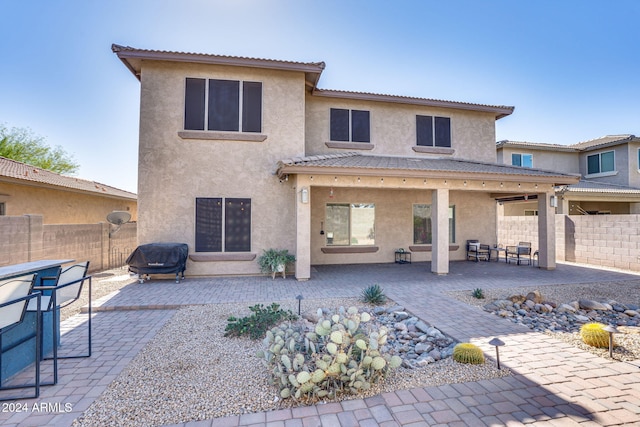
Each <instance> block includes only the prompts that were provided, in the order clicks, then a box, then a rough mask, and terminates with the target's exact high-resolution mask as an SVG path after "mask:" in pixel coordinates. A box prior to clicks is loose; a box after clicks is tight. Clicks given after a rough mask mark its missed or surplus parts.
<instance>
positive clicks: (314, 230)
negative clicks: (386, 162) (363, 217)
mask: <svg viewBox="0 0 640 427" xmlns="http://www.w3.org/2000/svg"><path fill="white" fill-rule="evenodd" d="M330 190H331V187H312V188H311V263H312V264H351V263H386V262H394V252H395V250H396V249H398V248H404V249H405V250H408V249H409V246H412V245H413V205H414V204H432V192H433V189H425V190H400V189H391V190H379V189H373V188H358V189H356V188H341V187H336V188H333V197H330ZM328 203H374V204H375V229H376V230H375V231H376V233H375V245H376V246H378V247H379V250H378V252H375V253H365V254H357V253H352V254H325V253H323V252H322V248H323V247H325V244H326V235H324V236H323V235H321V234H320V230H321V228H320V227H321V222H324V223H325V224H326V222H325V207H326V205H327V204H328ZM449 205H454V206H455V219H456V242H455V244H457V245H459V248H458V250H456V251H452V252H450V254H449V255H450V259H451V260H460V259H464V257H465V243H466V240H467V239H478V240H480V241H481V242H482V243H486V244H491V245H493V244H494V243H497V242H496V203H495V201H494V200H493V199H491V198H490V197H489V194H488V193H476V192H463V191H451V192H450V193H449ZM412 260H413V261H430V260H431V252H414V253H413V255H412Z"/></svg>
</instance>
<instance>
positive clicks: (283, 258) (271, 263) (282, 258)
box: [258, 249, 296, 279]
mask: <svg viewBox="0 0 640 427" xmlns="http://www.w3.org/2000/svg"><path fill="white" fill-rule="evenodd" d="M295 260H296V257H295V256H293V255H291V254H290V253H289V251H288V250H287V249H266V250H264V251H263V252H262V255H260V257H259V258H258V265H259V266H260V270H261V271H262V272H263V273H271V278H272V279H275V278H276V273H282V277H284V278H286V277H287V276H286V268H287V264H291V263H292V262H294V261H295Z"/></svg>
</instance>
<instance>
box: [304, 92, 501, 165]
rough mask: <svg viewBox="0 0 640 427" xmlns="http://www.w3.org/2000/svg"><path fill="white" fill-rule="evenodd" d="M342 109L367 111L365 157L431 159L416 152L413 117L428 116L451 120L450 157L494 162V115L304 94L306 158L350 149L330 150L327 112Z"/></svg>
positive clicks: (441, 155) (328, 115)
mask: <svg viewBox="0 0 640 427" xmlns="http://www.w3.org/2000/svg"><path fill="white" fill-rule="evenodd" d="M331 108H345V109H351V110H367V111H369V112H370V126H371V144H373V145H375V148H374V149H372V150H364V151H362V153H364V154H374V155H398V156H412V157H414V156H417V157H420V156H434V154H424V153H416V152H415V151H413V149H412V147H415V146H416V115H431V116H441V117H450V118H451V148H453V149H454V150H455V153H453V154H451V155H443V154H437V157H448V156H450V157H453V158H460V159H468V160H477V161H482V162H492V163H495V161H496V153H495V116H494V115H493V114H490V113H480V112H473V111H464V110H454V109H446V108H434V107H423V106H416V105H403V104H396V103H389V102H374V101H360V100H350V99H339V98H324V97H321V96H313V95H310V94H309V95H307V120H306V150H307V155H314V154H325V153H339V152H345V151H353V150H352V149H336V148H329V147H327V146H326V145H325V143H326V142H329V141H330V138H329V136H330V133H329V132H330V121H329V117H330V109H331Z"/></svg>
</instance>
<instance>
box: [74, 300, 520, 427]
mask: <svg viewBox="0 0 640 427" xmlns="http://www.w3.org/2000/svg"><path fill="white" fill-rule="evenodd" d="M264 304H265V305H268V304H269V303H264ZM389 304H393V302H389ZM252 305H253V304H246V303H245V304H215V305H204V306H192V307H185V308H183V309H180V310H178V311H177V312H176V314H175V316H174V318H173V319H171V320H170V321H169V322H168V323H167V324H166V325H165V327H164V328H163V329H162V330H161V331H160V332H159V333H158V334H157V335H156V337H154V339H153V340H152V341H151V342H150V343H149V344H148V345H147V346H146V347H145V348H144V349H143V350H142V351H141V352H140V354H138V356H137V357H136V358H135V359H134V360H133V361H132V362H131V363H130V364H129V366H128V367H127V368H126V369H125V370H124V371H123V372H122V374H121V375H120V376H119V377H118V378H117V379H116V381H114V382H113V383H111V385H110V386H109V388H108V389H107V390H106V391H105V392H104V393H103V394H102V395H101V396H100V398H99V399H98V400H96V401H95V402H94V403H93V404H92V405H91V406H90V407H89V408H88V409H87V411H85V413H84V415H83V416H82V417H81V418H79V419H78V420H76V422H75V423H74V426H150V425H162V424H172V423H181V422H187V421H198V420H204V419H211V418H216V417H223V416H229V415H236V414H243V413H249V412H257V411H268V410H275V409H281V408H284V407H291V406H295V405H296V402H295V401H294V400H292V399H287V400H282V399H280V398H279V397H278V390H277V388H275V387H274V386H272V385H270V384H269V377H268V374H267V372H266V369H265V368H264V367H263V365H262V364H261V361H260V360H259V359H257V358H256V357H255V354H256V352H257V350H258V349H260V348H261V341H251V340H249V339H247V338H225V337H224V336H223V335H224V329H225V327H226V325H227V318H228V317H229V315H231V314H233V315H235V316H236V317H239V316H246V315H249V314H250V312H249V310H248V307H249V306H252ZM341 305H342V306H344V307H349V306H352V305H355V306H360V307H362V303H360V302H359V301H358V300H357V299H344V300H305V301H304V306H305V307H309V311H310V312H315V311H316V309H317V307H329V308H337V307H339V306H341ZM311 307H313V308H311ZM282 308H283V309H285V310H291V311H293V312H297V307H293V306H287V305H286V304H283V305H282ZM305 310H306V308H305V309H303V311H305ZM507 375H510V372H509V371H508V370H507V369H501V370H498V369H497V368H496V367H495V365H494V364H493V363H491V362H488V363H485V364H484V365H464V364H460V363H457V362H454V361H452V360H451V358H448V359H444V360H442V361H439V362H436V363H431V364H429V365H427V366H425V367H422V368H417V369H405V368H398V369H397V370H395V371H393V372H392V373H391V374H390V375H389V376H388V377H387V378H386V380H385V381H384V383H383V384H380V385H378V386H376V387H373V388H372V389H371V390H369V391H368V393H367V394H360V395H357V396H353V397H351V398H362V397H366V396H371V395H375V394H379V393H381V392H385V391H392V390H401V389H408V388H413V387H425V386H431V385H443V384H451V383H459V382H467V381H477V380H481V379H488V378H496V377H502V376H507ZM346 398H349V397H346ZM327 401H330V400H327Z"/></svg>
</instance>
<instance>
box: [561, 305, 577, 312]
mask: <svg viewBox="0 0 640 427" xmlns="http://www.w3.org/2000/svg"><path fill="white" fill-rule="evenodd" d="M556 311H557V312H558V313H575V312H576V311H578V309H576V308H575V307H574V306H572V305H570V304H560V306H559V307H558V308H556Z"/></svg>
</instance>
